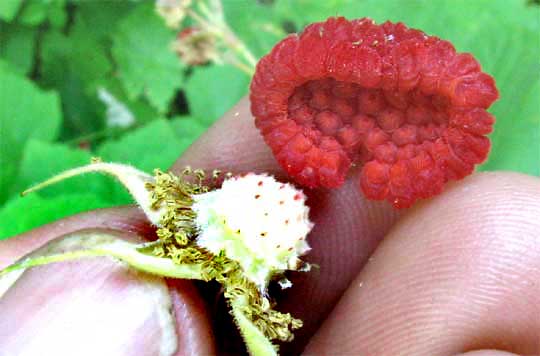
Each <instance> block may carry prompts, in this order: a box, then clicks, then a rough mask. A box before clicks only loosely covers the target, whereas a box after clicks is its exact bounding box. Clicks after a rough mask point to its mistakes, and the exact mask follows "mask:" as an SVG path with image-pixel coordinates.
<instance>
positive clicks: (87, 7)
mask: <svg viewBox="0 0 540 356" xmlns="http://www.w3.org/2000/svg"><path fill="white" fill-rule="evenodd" d="M135 5H136V2H135V1H78V3H77V11H76V15H75V22H82V23H83V25H84V26H85V27H86V28H90V29H92V33H93V35H94V36H96V38H99V39H100V40H105V39H109V38H110V37H112V36H111V34H112V33H114V31H116V27H117V26H118V22H120V20H122V19H123V18H124V17H125V14H128V13H129V12H130V11H131V10H132V9H133V7H134V6H135Z"/></svg>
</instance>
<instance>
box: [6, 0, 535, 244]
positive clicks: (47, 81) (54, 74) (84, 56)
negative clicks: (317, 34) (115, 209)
mask: <svg viewBox="0 0 540 356" xmlns="http://www.w3.org/2000/svg"><path fill="white" fill-rule="evenodd" d="M222 2H223V6H224V11H225V15H226V18H227V22H228V23H229V25H230V26H231V27H232V29H233V30H234V31H235V32H236V33H237V35H238V37H239V38H240V39H242V40H243V41H244V42H245V43H246V44H247V46H248V47H249V48H250V49H251V50H252V51H253V53H255V54H256V56H258V57H260V56H262V55H264V54H265V53H266V52H268V50H269V49H270V48H271V47H272V46H273V45H274V44H275V43H276V42H277V41H279V39H280V38H282V37H283V36H284V35H285V34H286V33H287V32H290V31H300V30H301V29H302V28H303V27H304V26H305V25H306V24H308V23H310V22H313V21H320V20H324V19H325V18H327V17H328V16H334V15H343V16H346V17H348V18H357V17H365V16H368V17H371V18H373V19H374V20H376V21H377V22H382V21H384V20H392V21H403V22H404V23H406V24H407V25H409V26H410V27H415V28H420V29H422V30H424V31H425V32H427V33H428V34H433V35H437V36H439V37H441V38H444V39H448V40H450V41H451V42H452V43H454V45H455V46H456V48H457V49H458V50H459V51H464V52H472V53H473V54H474V55H475V56H476V57H477V58H478V60H479V61H480V62H481V63H482V65H483V68H484V70H485V71H487V72H488V73H490V74H492V75H493V76H494V77H495V78H496V80H497V85H498V87H499V89H500V92H501V99H500V100H499V101H498V102H497V103H496V104H495V105H494V106H493V108H492V110H491V111H492V112H493V113H494V114H495V115H496V117H497V123H496V127H495V132H494V133H493V134H492V135H491V137H492V140H493V150H492V153H491V155H490V158H489V161H488V162H487V163H485V164H484V165H483V166H481V167H480V169H481V170H499V169H504V170H514V171H519V172H523V173H528V174H533V175H540V7H539V6H538V5H537V4H535V3H533V2H530V1H526V0H475V1H470V0H435V1H433V0H422V1H421V0H401V1H398V0H391V1H382V0H326V1H319V0H274V1H268V0H266V1H255V0H223V1H222ZM176 35H177V33H175V31H173V30H171V29H169V28H167V27H166V26H165V23H164V21H163V20H162V19H161V18H160V17H159V16H158V15H157V14H156V12H155V11H154V1H150V0H148V1H135V0H132V1H128V0H125V1H120V0H118V1H112V0H111V1H97V0H96V1H93V0H87V1H82V0H79V1H75V0H0V238H1V237H8V236H12V235H14V234H17V233H20V232H22V231H26V230H28V229H30V228H33V227H36V226H39V225H41V224H44V223H47V222H49V221H52V220H54V219H58V218H60V217H63V216H67V215H70V214H74V213H77V212H80V211H85V210H89V209H93V208H98V207H106V206H113V205H117V204H124V203H127V202H129V201H130V200H129V197H128V196H127V194H126V193H125V192H124V191H123V190H122V189H120V188H118V187H116V185H115V184H113V183H112V182H110V180H108V179H107V178H105V177H91V178H90V177H83V178H80V177H79V178H74V179H72V180H70V181H66V182H65V183H63V184H61V185H58V186H55V187H51V188H48V189H46V190H43V191H41V192H38V193H35V194H33V195H32V196H30V197H26V198H24V199H23V198H20V197H19V196H18V193H19V192H20V191H21V190H23V189H24V188H26V187H28V186H30V185H32V184H34V183H36V182H39V181H42V180H43V179H45V178H47V177H50V176H51V175H53V174H55V173H57V172H59V171H61V170H64V169H66V168H70V167H74V166H79V165H82V164H86V163H88V162H89V160H90V158H91V157H92V156H101V157H102V158H103V159H104V160H108V161H119V162H123V163H129V164H132V165H134V166H136V167H138V168H141V169H144V170H147V171H150V170H151V169H152V168H162V169H166V168H167V167H168V166H170V165H171V164H172V163H173V162H174V160H175V159H176V158H177V157H178V156H180V155H181V154H182V152H183V151H184V150H185V149H186V148H187V147H188V146H189V145H190V144H191V143H192V142H193V141H194V140H195V139H196V138H197V137H198V136H199V135H200V134H201V133H202V132H204V130H205V129H206V128H207V127H208V126H210V125H211V124H212V123H213V122H214V121H215V120H216V119H217V118H218V117H220V116H221V115H222V114H223V113H224V112H226V111H227V110H228V109H229V108H230V107H231V106H232V105H234V103H235V102H236V101H238V100H239V99H240V98H241V97H242V96H243V95H245V94H246V93H247V90H248V85H249V80H250V78H249V77H248V76H247V75H246V74H244V73H243V72H241V71H239V70H238V69H236V68H233V67H230V66H227V65H217V64H209V65H205V66H196V67H192V66H187V65H185V64H183V63H182V61H181V60H180V59H179V58H178V57H177V56H176V54H175V53H174V52H173V51H172V50H171V42H172V41H173V40H174V38H175V37H176ZM115 110H116V111H115ZM119 112H120V114H119ZM114 115H116V116H119V117H120V118H123V120H124V121H122V120H120V119H119V120H120V121H119V122H114V120H112V119H111V117H114Z"/></svg>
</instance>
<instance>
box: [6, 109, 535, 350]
mask: <svg viewBox="0 0 540 356" xmlns="http://www.w3.org/2000/svg"><path fill="white" fill-rule="evenodd" d="M156 154H159V153H156ZM188 164H189V165H191V166H193V167H197V168H205V169H215V168H221V169H224V170H227V171H232V172H247V171H255V172H263V171H264V172H269V173H272V174H275V175H277V176H278V177H279V178H281V179H285V176H284V175H283V173H282V172H281V170H280V168H279V166H278V165H277V163H276V162H275V161H274V158H273V156H272V154H271V152H270V151H269V149H268V148H267V146H266V145H265V144H264V142H263V141H262V139H261V137H260V136H259V133H258V131H257V130H256V129H255V127H254V126H253V120H252V118H251V116H250V114H249V109H248V102H247V100H243V101H241V102H240V103H239V104H238V106H237V107H235V108H234V109H233V110H231V111H230V112H229V113H228V114H227V115H226V116H225V117H224V118H223V119H222V120H221V121H219V122H218V123H217V124H216V125H215V126H214V127H212V128H211V129H210V130H209V131H208V132H207V133H206V134H205V135H204V136H203V137H202V138H201V139H200V140H199V141H198V142H197V143H195V144H194V145H193V146H192V147H191V148H190V149H189V150H188V152H186V153H185V154H184V155H183V157H182V158H180V159H179V161H178V162H177V163H176V164H175V165H174V167H173V168H172V170H173V171H179V170H181V169H182V168H183V167H184V166H185V165H188ZM306 193H307V195H308V196H309V200H308V204H309V205H310V207H311V217H312V220H313V221H314V222H315V224H316V225H315V229H314V230H313V232H312V233H311V235H310V237H309V241H310V244H311V246H312V248H313V250H312V251H311V252H310V254H309V255H308V256H306V260H308V261H309V262H312V263H315V264H318V265H319V266H320V269H314V270H312V271H311V272H309V273H293V274H292V275H291V276H290V279H291V281H292V282H293V287H292V288H290V289H288V290H285V291H283V292H279V293H278V295H277V298H278V309H279V310H282V311H287V312H291V313H292V314H293V315H294V316H295V317H297V318H300V319H302V320H303V321H304V327H303V328H302V329H300V330H298V331H296V332H295V334H296V339H295V341H293V342H292V343H291V344H286V345H282V347H281V350H282V354H298V353H300V352H301V350H302V349H303V348H304V346H306V345H307V346H306V348H305V353H306V354H310V355H319V354H320V355H454V354H459V353H462V352H466V351H471V350H479V349H499V350H506V351H510V352H515V353H521V354H538V353H540V340H539V338H538V335H540V283H538V281H540V236H539V233H538V231H539V230H540V221H539V219H538V216H540V181H539V180H538V179H537V178H533V177H528V176H524V175H519V174H515V173H482V174H476V175H473V176H471V177H468V178H466V179H464V180H463V181H460V182H457V183H455V184H451V185H449V186H448V187H447V188H446V191H445V192H444V193H443V194H441V195H440V196H438V197H435V198H433V199H430V200H428V201H425V202H421V203H419V204H416V205H415V207H413V208H412V209H409V210H408V211H407V212H404V213H401V214H398V213H396V211H395V210H393V208H391V207H390V206H389V205H388V204H387V203H380V202H372V201H366V200H365V199H364V198H363V196H362V193H361V192H359V190H358V189H357V187H356V183H355V182H354V180H350V181H349V182H347V183H346V184H345V186H343V187H342V188H340V189H339V190H333V191H325V190H314V191H307V192H306ZM400 215H401V216H400ZM92 228H100V229H112V230H115V231H117V233H118V234H120V235H122V236H123V237H125V238H131V239H133V238H135V237H134V235H135V234H138V235H146V236H149V235H150V236H151V234H152V229H151V228H150V227H149V226H148V225H147V223H146V221H145V219H144V217H143V215H142V213H140V212H139V211H138V210H136V209H134V208H117V209H106V210H99V211H94V212H90V213H86V214H81V215H78V216H75V217H71V218H68V219H64V220H62V221H59V222H56V223H53V224H50V225H47V226H45V227H42V228H39V229H36V230H34V231H31V232H29V233H26V234H23V235H20V236H17V237H15V238H13V239H10V240H6V241H2V242H0V268H3V267H5V266H6V265H8V264H9V263H11V262H13V261H14V260H15V259H17V258H20V257H21V256H23V255H25V254H26V253H28V252H30V251H32V250H34V249H36V248H38V247H39V246H41V245H43V244H44V243H45V242H47V241H49V240H52V239H55V238H57V237H59V236H61V235H64V234H66V233H70V232H73V231H77V230H82V229H92ZM383 238H384V240H383ZM167 283H168V287H169V288H168V289H167V288H165V285H164V284H163V282H162V281H161V280H159V279H157V278H149V277H147V276H144V275H142V274H137V273H134V272H132V271H128V270H127V269H126V268H124V267H122V266H119V265H118V264H116V263H114V262H112V261H111V260H109V259H106V258H101V259H92V260H82V261H76V262H66V263H61V264H56V265H48V266H42V267H37V268H34V269H33V270H30V271H27V272H26V273H25V275H24V276H23V277H22V278H21V279H20V280H19V281H17V282H16V284H15V285H14V286H13V287H12V288H10V289H9V290H8V291H7V292H6V293H5V294H4V296H3V297H2V298H1V299H0V313H1V315H2V317H1V318H0V345H2V348H1V349H0V355H2V356H3V355H22V354H24V355H44V354H45V355H47V354H54V355H63V354H66V355H67V354H75V353H76V354H78V355H96V354H99V355H159V354H160V350H161V351H164V350H167V347H168V346H167V345H170V344H169V343H168V342H170V339H171V337H173V338H174V337H175V336H174V334H176V338H177V342H178V351H177V353H176V354H177V355H208V354H213V353H216V352H219V353H223V352H225V351H227V352H229V353H237V352H238V351H235V350H236V349H235V348H234V347H235V346H234V343H231V342H227V340H230V337H229V335H230V334H229V333H230V331H229V330H228V329H229V328H232V324H231V325H229V324H226V325H222V324H221V323H222V320H221V319H222V318H221V317H218V321H215V322H214V324H213V325H212V322H211V317H210V316H209V313H208V312H207V309H208V303H205V302H204V301H203V299H202V298H201V297H200V296H199V295H198V291H197V289H196V288H194V286H193V285H192V284H191V283H190V282H186V281H168V282H167ZM171 301H172V307H173V309H174V311H175V313H174V315H175V319H176V323H172V322H171V319H170V318H167V317H166V315H169V314H168V308H169V307H170V304H169V303H171ZM210 303H211V301H210ZM336 303H337V305H336ZM321 325H322V326H321ZM220 326H221V327H220ZM171 331H172V332H173V333H171ZM216 345H217V347H216ZM218 350H219V351H218ZM486 352H487V353H484V354H486V355H488V354H489V355H497V353H496V352H495V351H486ZM473 354H474V353H471V355H473ZM499 354H500V355H503V354H504V353H499ZM475 355H479V354H478V353H476V354H475Z"/></svg>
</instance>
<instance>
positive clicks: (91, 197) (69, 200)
mask: <svg viewBox="0 0 540 356" xmlns="http://www.w3.org/2000/svg"><path fill="white" fill-rule="evenodd" d="M106 206H111V204H110V203H107V202H106V201H103V200H102V199H101V198H99V197H98V196H96V194H93V193H87V194H69V195H62V196H58V197H54V198H42V197H40V196H38V195H29V196H27V197H24V198H21V197H17V198H15V199H13V200H10V201H9V202H8V203H6V204H5V205H4V206H3V207H2V208H1V209H0V221H1V222H2V224H0V239H5V238H7V237H10V236H14V235H16V234H20V233H22V232H25V231H28V230H30V229H33V228H35V227H38V226H41V225H44V224H47V223H49V222H51V221H54V220H58V219H61V218H63V217H66V216H69V215H73V214H76V213H80V212H83V211H88V210H92V209H96V208H101V207H106Z"/></svg>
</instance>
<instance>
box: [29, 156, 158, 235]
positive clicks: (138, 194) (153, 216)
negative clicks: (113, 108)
mask: <svg viewBox="0 0 540 356" xmlns="http://www.w3.org/2000/svg"><path fill="white" fill-rule="evenodd" d="M92 172H99V173H106V174H109V175H112V176H113V177H115V178H116V179H118V181H120V183H122V185H123V186H124V187H125V188H126V189H127V190H128V191H129V193H130V194H131V195H132V196H133V198H134V199H135V201H136V202H137V204H138V205H139V206H140V207H141V208H142V209H143V211H144V213H145V214H146V216H147V217H148V219H149V220H150V221H151V222H152V223H153V224H154V225H156V226H159V223H160V220H161V217H162V216H163V214H164V210H163V209H152V208H151V202H150V192H149V191H148V189H147V188H146V184H147V183H155V179H154V177H152V176H151V175H149V174H146V173H145V172H142V171H140V170H138V169H136V168H133V167H131V166H128V165H125V164H118V163H105V162H95V163H91V164H89V165H86V166H83V167H78V168H74V169H70V170H67V171H65V172H62V173H60V174H58V175H56V176H54V177H52V178H50V179H48V180H46V181H45V182H43V183H39V184H37V185H35V186H33V187H32V188H30V189H27V190H26V191H24V192H22V193H21V194H22V195H26V194H28V193H31V192H34V191H36V190H40V189H42V188H45V187H47V186H49V185H52V184H55V183H58V182H61V181H63V180H65V179H68V178H71V177H75V176H78V175H81V174H84V173H92Z"/></svg>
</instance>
